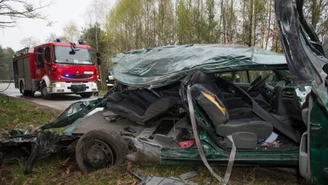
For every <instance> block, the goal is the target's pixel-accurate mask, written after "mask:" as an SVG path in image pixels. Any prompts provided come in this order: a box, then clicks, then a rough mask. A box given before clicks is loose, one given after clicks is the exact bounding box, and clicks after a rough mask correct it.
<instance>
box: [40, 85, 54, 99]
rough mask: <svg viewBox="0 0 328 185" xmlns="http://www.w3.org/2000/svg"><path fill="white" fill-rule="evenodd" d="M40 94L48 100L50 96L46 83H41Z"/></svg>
mask: <svg viewBox="0 0 328 185" xmlns="http://www.w3.org/2000/svg"><path fill="white" fill-rule="evenodd" d="M41 95H42V96H43V98H44V99H47V100H50V99H51V98H52V96H51V94H49V93H48V90H47V85H46V84H44V83H42V90H41Z"/></svg>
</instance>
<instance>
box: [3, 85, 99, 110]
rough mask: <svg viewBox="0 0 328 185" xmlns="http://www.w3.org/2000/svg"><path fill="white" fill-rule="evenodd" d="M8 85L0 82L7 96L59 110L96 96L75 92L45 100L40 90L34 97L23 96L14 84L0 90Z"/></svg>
mask: <svg viewBox="0 0 328 185" xmlns="http://www.w3.org/2000/svg"><path fill="white" fill-rule="evenodd" d="M7 86H8V83H0V93H2V94H5V95H7V96H12V97H15V98H21V99H24V100H27V101H30V102H33V103H36V104H39V105H43V106H48V107H51V108H54V109H57V110H60V111H63V110H65V109H66V108H67V107H69V106H70V105H71V104H72V103H74V102H77V101H80V100H88V99H95V98H98V97H94V96H92V97H91V98H81V96H79V95H75V94H67V95H57V96H55V97H54V98H53V99H52V100H45V99H43V98H42V96H41V93H40V92H36V93H35V95H34V97H25V96H22V94H20V92H19V89H16V88H15V86H14V84H10V85H9V88H8V89H7V90H5V91H4V92H2V91H3V90H4V89H6V88H7Z"/></svg>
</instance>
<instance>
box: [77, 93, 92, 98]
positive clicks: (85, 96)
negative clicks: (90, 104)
mask: <svg viewBox="0 0 328 185" xmlns="http://www.w3.org/2000/svg"><path fill="white" fill-rule="evenodd" d="M92 94H93V93H92V92H89V93H81V94H80V96H81V97H82V98H90V97H91V96H92Z"/></svg>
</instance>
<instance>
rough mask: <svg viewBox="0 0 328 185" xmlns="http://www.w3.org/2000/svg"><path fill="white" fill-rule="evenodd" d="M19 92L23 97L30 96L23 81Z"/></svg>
mask: <svg viewBox="0 0 328 185" xmlns="http://www.w3.org/2000/svg"><path fill="white" fill-rule="evenodd" d="M19 91H20V93H21V94H22V95H23V96H28V95H29V92H30V91H28V90H24V83H23V81H21V82H20V85H19Z"/></svg>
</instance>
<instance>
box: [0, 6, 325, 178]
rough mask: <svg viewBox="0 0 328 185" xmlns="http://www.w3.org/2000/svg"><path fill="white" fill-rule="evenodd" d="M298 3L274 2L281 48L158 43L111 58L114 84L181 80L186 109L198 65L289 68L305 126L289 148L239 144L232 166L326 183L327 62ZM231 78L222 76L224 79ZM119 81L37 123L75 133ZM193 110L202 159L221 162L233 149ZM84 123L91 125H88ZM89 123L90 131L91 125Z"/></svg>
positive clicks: (194, 157)
mask: <svg viewBox="0 0 328 185" xmlns="http://www.w3.org/2000/svg"><path fill="white" fill-rule="evenodd" d="M302 4H303V2H302V0H297V1H296V7H294V4H293V3H292V0H276V3H275V10H276V17H277V21H278V26H279V30H280V33H281V41H282V45H283V48H284V54H277V53H274V52H269V51H265V50H262V49H259V48H249V47H241V46H232V45H219V44H211V45H183V46H164V47H158V48H152V49H141V50H133V51H127V52H124V53H120V54H118V55H116V56H115V57H114V58H113V64H114V67H113V68H112V69H110V72H111V74H112V75H113V77H114V78H115V79H116V80H117V81H118V83H119V85H123V86H126V87H129V88H130V89H149V90H152V89H155V90H156V89H161V88H165V87H167V86H170V85H172V84H176V83H180V84H181V85H180V89H179V94H180V97H181V99H182V100H183V101H184V103H182V104H184V106H185V107H184V110H185V111H186V112H188V111H189V109H188V105H187V103H186V101H185V100H186V99H187V98H186V91H187V86H188V85H189V84H190V79H191V76H192V75H193V74H194V73H195V72H196V71H202V72H203V73H207V74H221V73H224V72H235V71H247V74H248V77H247V78H248V79H249V72H248V71H249V70H289V71H290V74H289V76H290V78H292V79H291V80H292V81H293V84H295V85H294V87H295V88H294V89H295V93H296V95H297V97H298V105H299V107H302V109H303V110H304V115H302V116H303V117H302V118H303V122H304V124H305V127H306V129H305V131H304V132H303V133H301V135H300V136H298V140H299V141H298V140H297V141H296V142H295V145H294V147H291V148H287V149H276V150H274V149H270V150H266V148H265V147H264V148H261V149H258V148H257V149H254V150H237V152H236V156H235V158H234V165H263V166H267V165H273V166H293V167H299V171H300V174H301V175H302V176H303V177H304V178H306V179H308V180H310V181H311V182H312V183H313V184H327V183H328V120H327V118H328V111H327V110H328V94H327V92H328V91H327V86H326V80H327V79H326V77H327V72H328V71H327V70H326V68H327V67H326V64H327V62H328V60H327V58H326V56H325V55H324V52H323V49H322V45H321V43H320V41H319V39H318V38H317V36H316V35H315V33H314V32H313V31H312V30H311V28H310V27H309V26H308V25H307V23H306V21H305V19H304V17H303V13H302V10H301V9H302ZM223 76H224V75H223ZM231 76H232V75H226V77H231ZM287 76H288V75H287ZM119 85H116V86H115V87H114V88H113V89H111V90H109V91H108V93H107V94H106V95H105V96H104V98H99V99H96V100H91V101H82V102H77V103H75V104H73V105H71V106H70V107H69V108H68V109H67V110H66V111H64V112H63V113H62V114H61V116H60V117H59V118H58V119H57V120H55V121H53V122H51V123H48V124H45V125H44V126H42V127H41V129H49V128H58V127H65V126H68V127H67V129H66V130H65V131H64V132H63V134H64V135H69V136H77V138H79V137H80V136H81V135H83V134H84V133H80V135H78V134H77V135H76V133H75V135H74V132H75V131H74V130H76V129H77V128H79V127H80V125H81V123H82V122H83V118H84V117H85V115H87V114H89V113H90V112H92V111H93V110H95V109H96V108H99V107H100V108H101V107H106V104H107V100H108V96H110V95H111V94H112V93H114V92H116V91H118V89H119V87H118V86H119ZM305 105H306V106H305ZM303 110H302V111H303ZM194 113H195V117H196V120H197V123H198V133H199V139H200V141H201V144H202V148H203V150H204V153H205V156H206V159H207V161H209V162H213V163H222V164H227V162H228V161H229V155H230V154H231V151H230V149H226V148H223V147H221V146H220V145H218V144H217V142H216V141H215V136H213V135H215V128H214V127H213V124H212V123H211V120H210V119H209V118H208V116H206V115H204V112H203V111H202V110H200V108H199V106H197V105H196V104H195V112H194ZM189 114H190V112H189ZM89 125H90V127H92V125H93V123H89ZM90 129H91V130H94V129H97V127H92V128H90ZM287 135H288V134H287ZM294 135H295V134H294ZM294 135H293V134H292V135H291V136H294ZM82 137H83V136H82ZM291 138H292V137H291ZM291 140H293V139H291ZM294 141H295V140H294ZM6 142H8V143H9V142H12V138H11V139H6V138H0V144H1V143H6ZM137 142H138V141H137ZM0 146H1V145H0ZM153 147H154V146H153ZM154 148H156V147H154ZM155 150H156V152H158V154H159V156H156V157H155V158H156V159H155V160H158V161H160V163H163V164H190V163H193V162H195V163H200V162H202V159H201V155H200V153H199V150H198V148H197V147H187V148H183V147H167V146H163V147H158V148H157V149H154V151H155ZM148 152H149V151H148ZM146 153H147V152H146Z"/></svg>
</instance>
